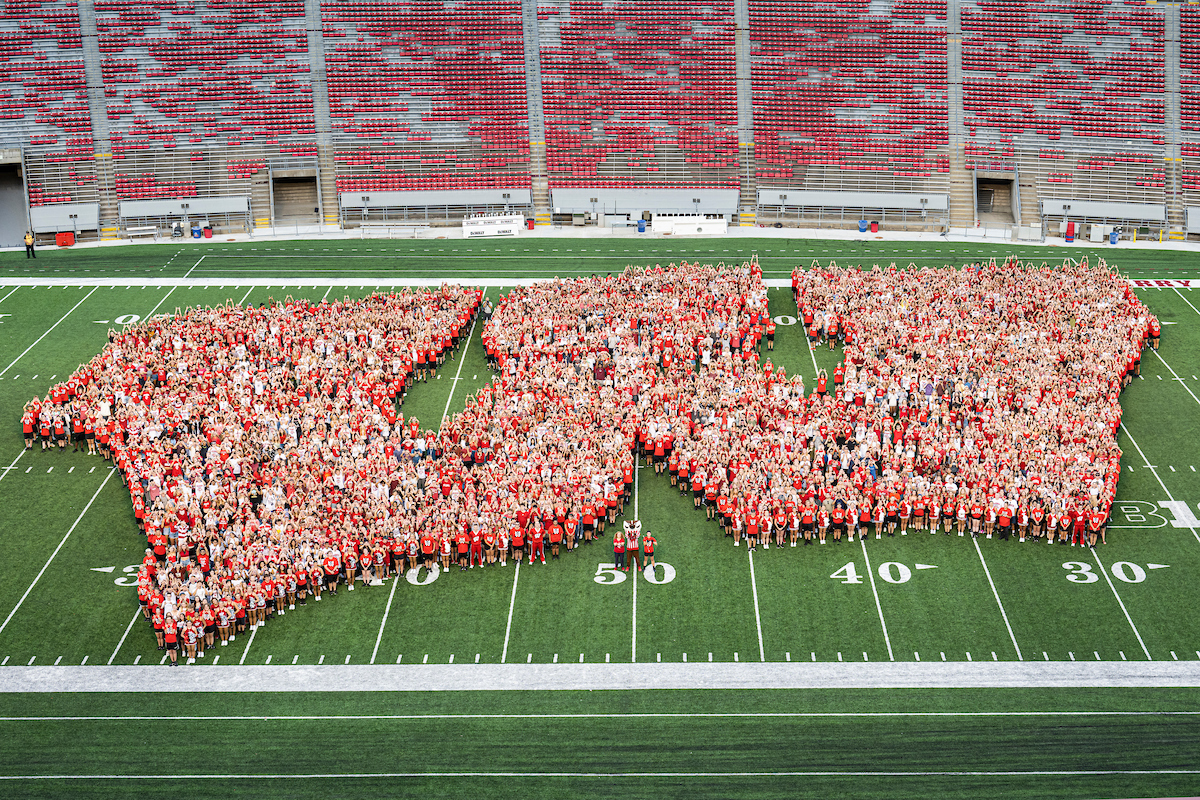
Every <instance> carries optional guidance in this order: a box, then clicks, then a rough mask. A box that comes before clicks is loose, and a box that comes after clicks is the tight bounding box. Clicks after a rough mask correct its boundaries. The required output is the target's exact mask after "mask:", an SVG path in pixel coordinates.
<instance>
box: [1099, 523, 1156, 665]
mask: <svg viewBox="0 0 1200 800" xmlns="http://www.w3.org/2000/svg"><path fill="white" fill-rule="evenodd" d="M1088 549H1089V550H1091V551H1092V557H1093V558H1095V559H1096V566H1097V567H1099V568H1100V572H1101V573H1102V574H1103V575H1104V580H1105V582H1106V583H1108V588H1109V589H1112V593H1113V597H1115V598H1117V605H1119V606H1120V607H1121V611H1122V612H1123V613H1124V614H1125V619H1126V621H1127V622H1129V627H1131V628H1133V635H1134V636H1136V637H1137V640H1138V644H1140V645H1141V646H1142V652H1143V653H1145V654H1146V660H1147V661H1153V660H1154V658H1153V657H1152V656H1151V655H1150V651H1149V650H1148V649H1147V648H1146V643H1145V642H1143V641H1142V635H1141V634H1140V633H1138V629H1137V625H1134V624H1133V617H1131V616H1129V611H1128V610H1127V609H1126V608H1125V603H1124V602H1123V601H1122V600H1121V595H1119V594H1117V587H1116V586H1113V582H1112V578H1110V577H1108V570H1106V569H1105V568H1104V564H1102V563H1100V554H1099V553H1097V552H1096V548H1094V547H1089V548H1088Z"/></svg>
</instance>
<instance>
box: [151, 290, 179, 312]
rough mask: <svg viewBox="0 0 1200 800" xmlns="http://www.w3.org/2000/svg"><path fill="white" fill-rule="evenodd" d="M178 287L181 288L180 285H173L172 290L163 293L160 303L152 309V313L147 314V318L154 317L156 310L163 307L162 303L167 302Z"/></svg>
mask: <svg viewBox="0 0 1200 800" xmlns="http://www.w3.org/2000/svg"><path fill="white" fill-rule="evenodd" d="M178 288H179V287H178V286H172V287H171V290H170V291H168V292H167V293H166V294H164V295H163V299H162V300H159V301H158V305H156V306H155V307H154V308H152V309H150V313H149V314H147V315H146V319H150V318H151V317H153V316H154V312H156V311H158V309H160V308H161V307H162V304H163V303H165V302H167V298H168V297H170V296H171V292H174V291H175V290H176V289H178Z"/></svg>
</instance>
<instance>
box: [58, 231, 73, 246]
mask: <svg viewBox="0 0 1200 800" xmlns="http://www.w3.org/2000/svg"><path fill="white" fill-rule="evenodd" d="M54 243H55V244H56V245H58V246H59V247H70V246H71V245H73V244H75V232H74V231H67V232H66V233H56V234H54Z"/></svg>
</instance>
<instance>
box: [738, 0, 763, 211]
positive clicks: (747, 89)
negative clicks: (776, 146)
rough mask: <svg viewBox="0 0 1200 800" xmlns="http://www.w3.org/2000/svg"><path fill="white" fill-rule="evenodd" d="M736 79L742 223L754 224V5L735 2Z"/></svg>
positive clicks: (755, 189)
mask: <svg viewBox="0 0 1200 800" xmlns="http://www.w3.org/2000/svg"><path fill="white" fill-rule="evenodd" d="M733 26H734V33H733V36H734V39H733V50H734V77H735V79H736V83H737V134H738V174H739V178H740V180H739V184H740V188H741V199H740V200H739V202H738V210H739V212H740V213H739V216H740V218H741V219H740V221H741V222H743V223H751V224H753V222H754V219H755V211H756V209H757V207H758V181H757V180H756V178H755V168H754V73H753V71H752V70H751V65H750V2H749V0H733Z"/></svg>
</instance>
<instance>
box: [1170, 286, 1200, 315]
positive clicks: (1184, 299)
mask: <svg viewBox="0 0 1200 800" xmlns="http://www.w3.org/2000/svg"><path fill="white" fill-rule="evenodd" d="M1175 294H1177V295H1179V299H1180V300H1182V301H1183V302H1185V303H1187V304H1188V308H1190V309H1191V310H1192V311H1195V312H1196V313H1197V314H1200V309H1198V308H1196V307H1195V306H1194V305H1192V304H1191V301H1189V300H1188V299H1187V298H1186V297H1184V296H1183V293H1182V292H1181V291H1179V290H1178V289H1176V290H1175Z"/></svg>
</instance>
